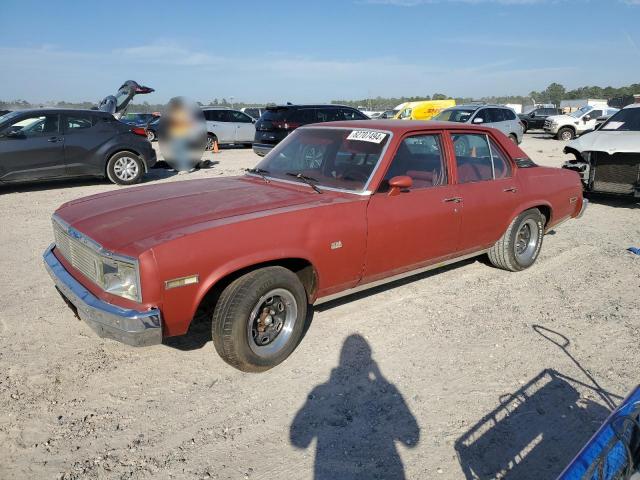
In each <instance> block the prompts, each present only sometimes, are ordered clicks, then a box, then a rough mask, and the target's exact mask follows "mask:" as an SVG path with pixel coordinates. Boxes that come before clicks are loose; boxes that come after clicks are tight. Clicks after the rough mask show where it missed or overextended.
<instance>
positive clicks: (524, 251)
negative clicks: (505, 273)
mask: <svg viewBox="0 0 640 480" xmlns="http://www.w3.org/2000/svg"><path fill="white" fill-rule="evenodd" d="M544 224H545V217H544V215H542V213H540V210H538V209H537V208H532V209H531V210H527V211H525V212H522V213H521V214H520V215H518V216H517V217H516V218H515V219H514V220H513V221H512V222H511V224H510V225H509V227H508V228H507V231H506V232H505V233H504V235H502V238H500V240H498V241H497V243H496V244H495V245H494V246H493V247H491V249H490V250H489V252H488V254H489V261H491V263H492V264H493V265H494V266H496V267H498V268H502V269H504V270H509V271H511V272H519V271H520V270H524V269H525V268H528V267H530V266H531V265H533V263H534V262H535V261H536V259H537V258H538V254H539V253H540V248H541V247H542V239H543V237H544Z"/></svg>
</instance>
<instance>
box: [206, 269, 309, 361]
mask: <svg viewBox="0 0 640 480" xmlns="http://www.w3.org/2000/svg"><path fill="white" fill-rule="evenodd" d="M306 315H307V296H306V292H305V289H304V287H303V285H302V283H300V280H299V279H298V277H297V275H296V274H295V273H293V272H292V271H291V270H288V269H286V268H284V267H279V266H274V267H266V268H261V269H259V270H254V271H253V272H249V273H247V274H245V275H243V276H241V277H239V278H237V279H236V280H234V281H233V282H232V283H231V284H229V286H227V287H226V288H225V289H224V291H223V292H222V294H221V295H220V298H219V300H218V302H217V304H216V307H215V309H214V312H213V321H212V336H213V344H214V346H215V348H216V351H217V352H218V354H219V355H220V356H221V357H222V359H223V360H224V361H225V362H227V363H228V364H229V365H231V366H233V367H235V368H237V369H238V370H242V371H244V372H262V371H265V370H268V369H270V368H272V367H275V366H276V365H278V364H279V363H281V362H283V361H284V360H285V359H286V358H287V357H288V356H289V355H291V353H292V352H293V350H294V349H295V348H296V346H297V345H298V343H299V342H300V339H301V338H302V333H303V331H304V322H305V318H306Z"/></svg>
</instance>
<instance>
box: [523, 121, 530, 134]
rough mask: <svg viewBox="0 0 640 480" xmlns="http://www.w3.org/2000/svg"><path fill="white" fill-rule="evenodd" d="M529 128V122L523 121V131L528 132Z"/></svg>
mask: <svg viewBox="0 0 640 480" xmlns="http://www.w3.org/2000/svg"><path fill="white" fill-rule="evenodd" d="M527 130H529V124H527V122H522V133H527Z"/></svg>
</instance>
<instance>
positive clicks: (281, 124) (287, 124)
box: [272, 121, 302, 130]
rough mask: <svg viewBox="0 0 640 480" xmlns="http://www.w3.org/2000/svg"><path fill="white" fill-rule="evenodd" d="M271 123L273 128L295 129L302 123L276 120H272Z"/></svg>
mask: <svg viewBox="0 0 640 480" xmlns="http://www.w3.org/2000/svg"><path fill="white" fill-rule="evenodd" d="M272 125H273V128H276V129H280V130H295V129H296V128H298V127H299V126H300V125H302V124H301V123H291V122H281V121H277V122H272Z"/></svg>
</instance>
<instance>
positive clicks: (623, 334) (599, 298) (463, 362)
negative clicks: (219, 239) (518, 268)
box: [0, 133, 640, 480]
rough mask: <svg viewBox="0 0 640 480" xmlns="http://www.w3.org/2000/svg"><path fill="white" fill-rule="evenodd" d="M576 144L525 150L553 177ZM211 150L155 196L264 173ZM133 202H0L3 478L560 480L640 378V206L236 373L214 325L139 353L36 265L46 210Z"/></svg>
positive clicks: (613, 209) (326, 320) (60, 194)
mask: <svg viewBox="0 0 640 480" xmlns="http://www.w3.org/2000/svg"><path fill="white" fill-rule="evenodd" d="M562 146H563V143H562V142H558V141H555V140H551V139H547V138H544V137H543V136H542V135H541V134H536V133H530V134H527V135H525V141H524V143H523V145H522V147H523V149H524V150H525V151H526V152H527V153H528V154H529V155H530V156H531V157H532V158H533V159H534V160H535V161H537V162H538V163H540V164H542V165H550V166H560V165H561V163H562V161H563V160H564V159H565V156H564V155H563V154H562V153H561V150H562ZM207 155H209V156H210V158H212V159H213V160H214V162H217V163H214V164H213V165H212V167H211V168H208V169H205V170H200V171H197V172H195V173H193V174H189V175H173V174H171V173H170V172H168V171H165V170H154V171H153V172H152V174H151V175H150V176H149V177H150V178H148V179H147V180H146V181H147V182H172V181H184V180H188V179H192V178H203V177H218V176H220V175H235V174H239V173H241V172H242V169H244V168H246V167H252V166H254V165H255V164H256V163H257V161H258V157H256V156H255V155H254V153H253V152H252V151H251V150H250V149H224V150H222V151H221V153H220V154H218V155H211V154H207ZM119 188H120V187H117V186H115V185H111V184H108V183H106V182H102V181H67V182H64V183H55V184H52V183H50V184H42V185H32V186H20V187H11V188H7V187H0V209H1V211H2V219H3V221H2V229H1V231H0V252H2V253H0V255H1V257H0V258H1V265H2V275H0V292H2V296H1V297H0V367H1V368H0V478H7V479H8V478H65V479H68V478H132V479H142V478H154V477H155V478H216V479H227V478H229V479H309V478H314V468H315V470H316V471H317V473H316V474H315V478H316V479H322V480H326V477H325V476H323V473H322V470H323V467H326V466H327V465H329V464H332V465H333V466H334V467H333V468H334V469H335V468H338V469H342V471H344V472H345V473H344V477H345V478H351V476H352V475H353V474H354V473H355V472H357V471H360V470H362V469H366V471H367V474H366V475H365V476H364V477H365V478H388V477H389V476H391V475H395V474H397V473H398V472H399V471H400V469H404V473H405V475H406V477H407V478H409V479H431V478H438V479H459V478H465V475H466V476H467V478H473V477H472V475H474V474H477V475H478V476H479V477H481V478H491V477H494V476H495V475H496V474H497V473H498V472H499V471H501V470H503V471H506V470H508V469H513V477H512V478H517V479H526V478H531V479H534V478H535V479H547V478H548V479H551V478H555V476H557V474H558V473H560V471H561V469H562V468H563V466H564V465H565V464H566V463H567V462H568V461H569V460H570V459H571V457H572V456H573V455H574V454H575V453H576V452H577V450H578V449H579V448H580V446H581V445H583V444H584V443H585V441H586V440H587V439H588V437H589V436H590V435H591V434H592V433H593V432H594V431H595V430H596V428H597V427H598V425H599V424H600V423H601V422H602V420H603V419H604V418H605V417H606V415H607V411H608V410H607V409H608V407H609V406H610V405H611V404H612V403H617V402H619V401H620V398H621V396H624V395H625V394H626V392H628V391H629V390H630V389H631V388H632V387H633V386H635V385H636V384H637V383H639V382H640V377H639V376H638V368H637V366H638V365H640V349H638V342H639V340H640V313H639V312H640V295H639V293H640V257H637V256H634V255H633V254H631V253H629V252H627V251H626V249H627V247H629V246H633V245H635V246H640V217H639V214H640V204H639V203H638V202H633V201H619V200H615V199H607V198H594V199H592V204H591V205H590V207H589V208H588V209H587V211H586V214H585V216H584V217H583V218H582V219H580V220H573V221H570V222H567V223H565V224H564V225H562V226H560V227H559V228H557V230H555V231H553V232H551V234H550V235H547V236H546V237H545V239H544V244H543V246H542V252H541V255H540V258H539V259H538V261H537V262H536V264H535V265H534V266H533V267H532V268H530V269H528V270H526V271H524V272H521V273H508V272H504V271H501V270H498V269H495V268H492V267H490V266H489V265H487V264H486V262H484V261H483V260H482V259H479V260H469V261H466V262H463V263H462V264H459V265H454V266H451V267H448V268H445V269H442V270H439V271H436V272H432V273H429V274H425V275H422V276H419V277H417V278H414V279H411V281H403V282H400V283H395V284H392V285H390V286H388V287H384V288H378V289H376V290H374V291H371V292H367V293H362V294H358V295H357V296H353V297H349V298H347V299H345V300H341V301H338V302H333V303H331V304H327V305H323V306H321V307H318V308H316V309H315V311H314V314H313V319H312V323H311V324H310V326H309V329H308V332H307V334H306V336H305V338H304V339H303V341H302V343H301V345H300V346H299V347H298V348H297V349H296V350H295V352H294V353H293V354H292V355H291V357H290V358H289V359H288V360H286V361H285V362H284V363H283V364H282V365H280V366H278V367H276V368H275V369H273V370H271V371H268V372H266V373H263V374H259V375H253V374H245V373H241V372H239V371H237V370H234V369H232V368H231V367H229V366H227V365H226V364H225V363H223V361H222V360H221V359H220V358H219V357H218V356H217V354H216V353H215V350H214V348H213V345H212V343H211V341H207V338H206V337H207V335H206V332H207V330H206V327H201V328H199V329H196V331H194V333H193V334H192V335H191V336H190V337H189V338H187V339H183V340H179V341H173V342H168V345H161V346H155V347H149V348H143V349H135V348H131V347H128V346H125V345H121V344H119V343H116V342H112V341H108V340H103V339H100V338H98V337H97V336H95V335H94V334H93V332H92V331H91V330H90V329H89V328H88V327H87V326H86V325H84V324H82V323H81V322H79V321H78V320H76V319H75V318H74V316H73V315H72V313H71V311H70V310H69V309H68V308H67V307H66V306H65V304H64V303H63V301H62V300H61V298H60V297H59V296H58V294H57V293H56V291H55V290H54V288H53V286H52V282H51V280H50V279H49V277H48V275H47V273H46V272H45V270H44V268H43V266H42V262H41V253H42V251H43V250H44V249H45V248H46V246H47V245H48V244H49V243H50V242H51V239H52V233H51V222H50V215H51V213H52V212H53V211H54V209H55V208H56V207H57V206H58V205H60V204H61V203H63V202H65V201H68V200H71V199H75V198H78V197H81V196H85V195H89V194H93V193H98V192H106V191H112V190H117V189H119ZM133 188H137V187H133ZM309 194H310V195H315V193H313V192H312V191H310V193H309ZM390 248H402V246H401V245H392V246H390ZM202 255H215V252H213V251H212V252H202ZM364 431H366V432H369V433H368V434H367V436H366V437H364V436H362V435H361V434H360V433H362V432H364ZM370 432H375V434H370ZM396 452H397V453H396ZM316 453H317V455H316ZM400 462H401V463H400ZM474 472H475V473H474ZM393 478H397V475H396V476H394V477H393Z"/></svg>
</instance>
